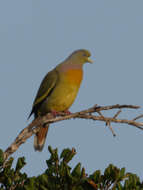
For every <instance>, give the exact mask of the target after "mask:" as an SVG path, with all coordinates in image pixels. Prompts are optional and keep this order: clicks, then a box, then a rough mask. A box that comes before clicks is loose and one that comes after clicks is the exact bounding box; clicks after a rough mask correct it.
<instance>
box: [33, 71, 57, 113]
mask: <svg viewBox="0 0 143 190" xmlns="http://www.w3.org/2000/svg"><path fill="white" fill-rule="evenodd" d="M57 80H58V72H57V71H56V69H54V70H52V71H50V72H49V73H48V74H47V75H46V76H45V78H44V79H43V81H42V83H41V85H40V88H39V90H38V92H37V95H36V98H35V100H34V103H33V108H32V111H31V113H30V115H29V117H30V116H31V115H32V114H33V113H34V112H35V110H36V108H37V107H38V105H39V104H41V103H42V102H43V101H44V100H45V99H46V98H47V97H48V96H49V94H50V93H51V92H52V91H53V89H54V88H55V86H56V83H57Z"/></svg>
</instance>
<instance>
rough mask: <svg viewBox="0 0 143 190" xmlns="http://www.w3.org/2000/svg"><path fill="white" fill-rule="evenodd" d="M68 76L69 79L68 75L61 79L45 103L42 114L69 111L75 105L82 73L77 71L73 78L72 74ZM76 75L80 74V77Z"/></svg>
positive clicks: (41, 109) (41, 110)
mask: <svg viewBox="0 0 143 190" xmlns="http://www.w3.org/2000/svg"><path fill="white" fill-rule="evenodd" d="M67 74H68V77H67V76H66V75H64V77H61V78H60V80H59V81H58V83H57V85H56V87H55V88H54V90H53V91H52V93H51V95H50V96H48V97H47V99H46V100H45V101H44V102H43V104H42V106H41V108H40V112H41V113H42V114H45V113H47V112H50V111H64V110H68V109H69V107H70V106H71V105H72V104H73V102H74V100H75V98H76V96H77V93H78V90H79V87H80V83H81V80H82V71H80V73H77V71H76V72H75V73H74V75H73V78H72V77H71V74H70V73H67ZM76 74H78V77H76ZM79 74H80V75H79Z"/></svg>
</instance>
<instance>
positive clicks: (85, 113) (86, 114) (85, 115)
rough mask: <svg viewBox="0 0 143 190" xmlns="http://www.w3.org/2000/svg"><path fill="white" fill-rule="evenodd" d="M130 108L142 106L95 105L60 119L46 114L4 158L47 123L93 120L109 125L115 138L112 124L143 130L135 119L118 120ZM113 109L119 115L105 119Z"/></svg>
mask: <svg viewBox="0 0 143 190" xmlns="http://www.w3.org/2000/svg"><path fill="white" fill-rule="evenodd" d="M124 108H128V109H139V108H140V106H134V105H119V104H116V105H112V106H98V105H95V106H93V107H91V108H89V109H86V110H82V111H80V112H76V113H72V114H70V115H66V114H65V113H63V112H61V113H60V114H59V116H58V117H54V116H53V115H52V114H51V113H48V114H46V115H45V116H43V117H38V118H36V119H34V120H33V121H32V122H31V123H30V124H29V125H28V126H27V127H26V128H24V129H23V130H22V131H21V132H20V133H19V135H18V136H17V137H16V139H15V140H14V142H13V143H12V144H11V145H10V146H9V147H8V148H7V149H6V151H5V152H4V158H5V160H6V159H7V158H8V157H9V156H10V155H11V154H13V153H14V152H15V151H16V150H17V149H18V148H19V146H20V145H21V144H23V143H25V142H26V140H27V139H28V138H30V137H31V136H32V135H33V134H35V133H36V132H38V131H39V129H40V126H41V125H43V124H46V123H49V124H50V123H55V122H59V121H62V120H67V119H71V118H81V119H91V120H94V121H103V122H105V124H107V125H108V126H109V128H110V130H111V131H112V134H113V136H115V133H114V131H113V129H112V127H111V123H123V124H128V125H131V126H134V127H137V128H139V129H142V130H143V122H136V121H135V120H136V118H137V119H138V117H136V118H135V119H132V120H128V119H117V117H118V115H119V114H120V112H121V109H124ZM113 109H119V111H117V113H116V114H115V115H114V117H105V116H104V115H103V114H102V113H101V111H105V110H113ZM92 113H98V114H99V115H98V116H96V115H93V114H92Z"/></svg>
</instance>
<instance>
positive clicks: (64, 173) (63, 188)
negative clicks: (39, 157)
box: [0, 146, 143, 190]
mask: <svg viewBox="0 0 143 190" xmlns="http://www.w3.org/2000/svg"><path fill="white" fill-rule="evenodd" d="M48 149H49V152H50V155H51V156H50V159H49V160H47V161H46V163H47V169H46V171H45V172H44V173H43V174H41V175H39V176H37V177H28V175H27V174H25V173H22V172H21V169H22V168H23V167H24V165H25V164H26V163H25V158H24V157H22V158H19V159H18V161H17V164H16V167H15V169H14V168H12V163H13V158H10V159H9V160H8V161H7V162H4V157H3V152H2V150H0V190H11V189H14V190H143V183H142V182H140V179H139V177H137V176H136V175H135V174H131V173H126V171H125V168H121V169H119V168H117V167H116V166H113V165H112V164H110V165H109V166H108V167H107V168H106V169H105V171H104V173H103V174H102V173H101V171H100V170H96V171H95V172H94V173H93V174H92V175H90V176H88V175H87V174H86V172H85V169H84V168H82V166H81V163H78V164H77V165H76V166H75V167H74V168H73V169H72V168H71V167H70V166H69V162H70V160H71V159H72V158H73V157H74V155H75V154H76V151H75V149H72V150H70V149H64V150H63V151H62V153H61V155H60V156H59V155H58V150H57V149H52V148H51V147H50V146H49V148H48Z"/></svg>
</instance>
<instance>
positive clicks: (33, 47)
mask: <svg viewBox="0 0 143 190" xmlns="http://www.w3.org/2000/svg"><path fill="white" fill-rule="evenodd" d="M142 7H143V1H142V0H138V1H135V0H126V1H125V0H120V1H117V0H108V1H107V0H100V1H99V0H90V1H82V0H78V1H76V0H73V1H67V0H60V1H55V0H53V1H50V0H42V1H38V0H33V1H31V0H25V1H22V0H13V1H10V0H7V1H0V68H1V69H0V88H1V94H0V105H1V107H0V113H1V120H0V121H1V133H0V148H2V149H4V150H5V149H6V148H7V147H8V146H9V145H10V144H11V143H12V141H13V140H14V139H15V137H16V136H17V135H18V133H19V132H20V131H21V130H22V129H23V128H24V127H26V126H27V125H28V123H29V122H30V121H27V116H28V115H29V113H30V111H31V107H32V103H33V100H34V98H35V95H36V92H37V90H38V87H39V85H40V82H41V80H42V79H43V77H44V75H45V74H46V73H47V72H48V71H49V70H51V69H53V68H54V67H55V66H56V65H57V64H58V63H60V62H61V61H62V60H64V59H65V58H66V57H67V56H68V55H69V54H70V53H71V52H72V51H74V50H76V49H79V48H86V49H88V50H90V51H91V54H92V59H93V60H94V61H95V62H94V64H92V65H90V64H86V65H85V66H84V79H83V82H82V85H81V88H80V91H79V94H78V97H77V99H76V101H75V103H74V104H73V106H72V107H71V109H70V110H71V111H72V112H76V111H79V110H82V109H86V108H89V107H91V106H93V105H94V104H98V105H112V104H117V103H119V104H135V105H140V106H142V107H143V89H142V81H143V74H142V70H143V56H142V54H143V11H142ZM142 107H141V109H140V110H138V111H136V110H135V111H133V110H132V111H123V113H122V114H121V116H122V117H123V118H133V117H135V116H137V115H138V114H140V113H142V112H143V109H142ZM106 115H109V116H112V115H113V112H109V113H107V114H106ZM121 116H120V117H121ZM112 126H113V129H114V130H115V132H116V134H117V137H116V138H113V136H112V134H111V132H110V131H109V129H108V128H107V127H105V125H104V123H101V122H93V121H89V120H81V119H79V120H78V119H76V120H69V121H62V122H59V123H55V124H52V125H51V127H50V130H49V133H48V137H47V141H46V145H45V148H44V150H43V152H42V153H38V152H35V151H34V149H33V137H32V138H30V139H29V140H28V141H27V142H26V143H25V144H24V145H22V146H21V147H20V148H19V149H18V151H17V152H16V153H14V154H13V156H14V158H18V157H19V156H25V157H26V161H27V165H26V166H25V167H24V169H23V171H24V172H28V173H29V175H30V176H32V175H39V174H41V173H42V172H43V171H44V170H45V169H46V163H45V160H46V159H48V158H49V152H48V150H47V147H48V145H51V146H52V147H53V148H55V147H57V148H58V149H59V152H61V151H62V149H63V148H67V147H69V148H72V147H75V148H76V151H77V155H76V156H75V158H74V159H73V160H72V162H71V166H72V167H73V166H75V164H76V163H78V162H81V163H82V165H83V166H84V167H85V169H86V171H87V173H92V172H93V171H95V170H96V169H101V170H102V171H103V170H104V169H105V168H106V167H107V166H108V165H109V164H110V163H112V164H115V165H116V166H118V167H126V169H127V171H128V172H133V173H136V174H138V175H139V176H140V177H141V178H142V177H143V174H142V171H143V166H142V160H143V153H142V143H143V131H140V130H138V129H136V128H134V127H130V126H127V125H121V124H113V125H112Z"/></svg>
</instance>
